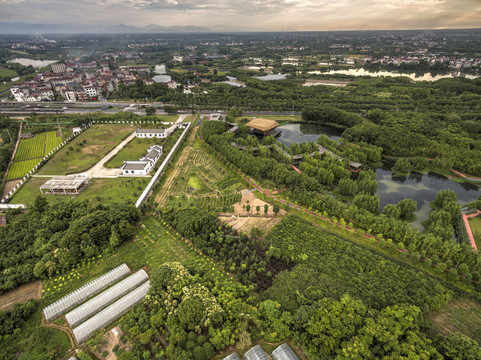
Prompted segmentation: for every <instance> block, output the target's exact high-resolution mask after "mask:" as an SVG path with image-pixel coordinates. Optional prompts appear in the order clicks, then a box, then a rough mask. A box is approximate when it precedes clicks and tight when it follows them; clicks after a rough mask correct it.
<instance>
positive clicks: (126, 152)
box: [105, 138, 163, 168]
mask: <svg viewBox="0 0 481 360" xmlns="http://www.w3.org/2000/svg"><path fill="white" fill-rule="evenodd" d="M162 140H163V139H141V138H135V139H133V140H132V141H131V142H129V143H128V144H127V145H126V146H125V147H124V148H123V149H122V150H120V151H119V152H118V153H117V155H115V156H114V157H113V158H112V159H110V160H109V161H108V162H107V163H106V164H105V167H108V168H119V167H121V166H122V165H123V164H124V161H127V160H139V159H140V158H141V157H143V156H145V154H147V149H148V148H149V147H150V146H151V145H155V144H158V145H161V144H162Z"/></svg>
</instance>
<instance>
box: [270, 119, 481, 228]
mask: <svg viewBox="0 0 481 360" xmlns="http://www.w3.org/2000/svg"><path fill="white" fill-rule="evenodd" d="M277 129H278V130H282V132H281V135H280V136H279V138H278V139H279V141H280V142H282V143H283V144H285V145H287V146H289V145H290V144H293V143H302V142H309V141H313V142H316V141H317V139H318V138H319V136H320V135H321V134H325V135H327V136H328V137H329V138H330V139H333V140H339V138H340V137H341V134H342V132H341V131H339V130H337V129H335V128H332V127H329V126H325V125H320V124H306V123H290V124H286V125H282V126H279V127H277ZM393 165H394V164H393V163H385V164H384V166H383V167H382V168H377V169H375V172H376V180H377V182H378V184H379V188H378V193H377V195H379V198H380V210H382V209H383V208H384V206H386V205H387V204H397V203H398V202H399V201H401V200H403V199H413V200H416V201H417V206H418V210H417V211H416V216H417V220H416V221H415V222H413V223H412V224H413V225H415V226H419V227H420V228H422V225H421V221H424V220H426V219H427V218H428V217H429V212H430V211H431V207H430V206H429V203H430V202H431V201H433V200H434V199H435V197H436V194H437V193H438V192H439V190H444V189H447V190H453V191H454V192H455V193H456V194H457V196H458V198H457V200H458V201H459V202H460V203H461V204H463V205H464V204H467V203H469V202H472V201H475V200H477V199H478V198H479V196H480V195H481V191H480V190H479V189H478V187H477V186H476V185H473V184H470V183H462V184H460V183H457V182H455V181H452V180H450V179H449V178H447V177H445V176H443V175H439V174H436V173H432V172H429V173H426V174H421V173H416V172H412V173H411V174H410V175H408V176H400V175H394V174H393V172H392V171H391V167H392V166H393Z"/></svg>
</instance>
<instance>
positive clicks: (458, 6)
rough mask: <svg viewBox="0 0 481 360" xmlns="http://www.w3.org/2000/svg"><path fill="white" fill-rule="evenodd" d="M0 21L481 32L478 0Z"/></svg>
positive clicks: (18, 12)
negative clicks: (473, 29)
mask: <svg viewBox="0 0 481 360" xmlns="http://www.w3.org/2000/svg"><path fill="white" fill-rule="evenodd" d="M0 22H27V23H37V24H59V23H78V24H97V25H99V24H102V25H117V24H125V25H132V26H138V27H144V26H147V25H151V24H154V25H160V26H167V27H169V26H191V25H194V26H203V27H208V28H211V29H213V30H293V31H295V30H300V31H316V30H319V31H322V30H384V29H396V30H402V29H443V28H479V27H481V0H0Z"/></svg>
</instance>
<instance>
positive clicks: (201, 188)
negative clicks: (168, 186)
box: [187, 174, 210, 193]
mask: <svg viewBox="0 0 481 360" xmlns="http://www.w3.org/2000/svg"><path fill="white" fill-rule="evenodd" d="M187 186H192V187H193V188H194V189H195V191H196V192H198V193H206V192H209V191H210V189H209V188H208V187H207V185H206V184H205V183H204V182H203V181H202V180H201V179H200V178H199V177H198V176H197V175H196V174H191V175H190V176H189V181H188V182H187Z"/></svg>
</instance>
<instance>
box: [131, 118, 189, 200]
mask: <svg viewBox="0 0 481 360" xmlns="http://www.w3.org/2000/svg"><path fill="white" fill-rule="evenodd" d="M184 124H187V126H186V127H185V128H184V131H183V132H182V134H181V135H180V137H179V138H178V139H177V141H176V142H175V144H174V146H173V147H172V149H171V150H170V151H169V154H168V155H167V157H166V158H165V159H164V161H163V162H162V164H161V165H160V167H159V169H158V170H157V171H156V172H155V174H154V176H153V177H152V179H151V180H150V181H149V183H148V184H147V186H146V187H145V189H144V191H143V192H142V194H141V195H140V197H139V198H138V199H137V201H136V202H135V207H137V208H138V207H140V205H142V204H143V203H144V202H146V201H147V199H148V198H149V196H150V195H151V193H152V188H153V187H154V185H155V184H156V183H157V181H159V179H160V176H161V175H162V173H163V172H164V169H165V167H166V166H167V165H168V164H169V162H170V160H171V159H172V156H174V153H175V152H176V151H177V149H178V147H179V146H180V144H181V143H182V140H183V139H184V137H185V134H187V131H189V129H190V125H191V123H190V122H188V123H184Z"/></svg>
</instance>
